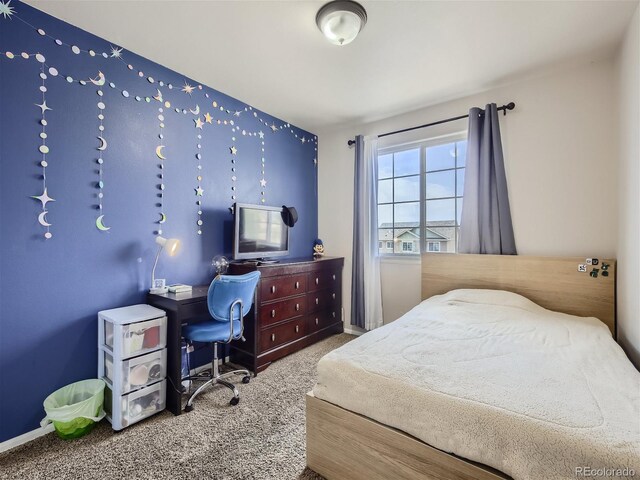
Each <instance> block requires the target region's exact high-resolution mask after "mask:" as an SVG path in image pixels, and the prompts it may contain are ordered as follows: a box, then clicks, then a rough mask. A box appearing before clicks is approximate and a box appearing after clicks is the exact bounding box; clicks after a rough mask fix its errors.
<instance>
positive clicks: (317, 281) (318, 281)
mask: <svg viewBox="0 0 640 480" xmlns="http://www.w3.org/2000/svg"><path fill="white" fill-rule="evenodd" d="M318 283H320V280H319V279H318V277H316V285H318Z"/></svg>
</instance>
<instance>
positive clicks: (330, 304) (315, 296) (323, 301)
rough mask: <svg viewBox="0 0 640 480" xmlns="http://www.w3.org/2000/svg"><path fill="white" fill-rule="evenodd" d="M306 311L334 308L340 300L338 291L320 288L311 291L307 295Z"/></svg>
mask: <svg viewBox="0 0 640 480" xmlns="http://www.w3.org/2000/svg"><path fill="white" fill-rule="evenodd" d="M307 299H308V302H309V304H308V311H309V312H318V311H320V310H328V309H335V308H336V305H338V303H339V301H340V292H338V291H336V290H333V289H332V290H321V291H319V292H311V293H309V294H308V295H307Z"/></svg>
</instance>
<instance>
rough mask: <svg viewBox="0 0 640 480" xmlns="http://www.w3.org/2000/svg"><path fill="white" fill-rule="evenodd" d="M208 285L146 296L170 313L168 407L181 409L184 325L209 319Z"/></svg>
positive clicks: (150, 303) (168, 329)
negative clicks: (190, 289)
mask: <svg viewBox="0 0 640 480" xmlns="http://www.w3.org/2000/svg"><path fill="white" fill-rule="evenodd" d="M208 289H209V286H208V285H205V286H201V287H193V290H192V291H191V292H183V293H163V294H154V293H150V294H148V295H147V303H148V304H149V305H152V306H154V307H157V308H160V309H162V310H164V311H165V312H167V381H168V382H167V409H168V410H169V411H170V412H172V413H173V414H174V415H180V413H181V412H182V392H181V388H182V373H181V372H182V368H181V367H182V349H181V347H182V341H181V338H182V326H183V325H186V324H188V323H191V322H195V321H202V320H207V319H210V318H211V317H210V316H209V308H208V307H207V291H208Z"/></svg>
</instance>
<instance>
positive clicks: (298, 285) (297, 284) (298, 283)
mask: <svg viewBox="0 0 640 480" xmlns="http://www.w3.org/2000/svg"><path fill="white" fill-rule="evenodd" d="M299 288H300V282H296V290H297V289H299Z"/></svg>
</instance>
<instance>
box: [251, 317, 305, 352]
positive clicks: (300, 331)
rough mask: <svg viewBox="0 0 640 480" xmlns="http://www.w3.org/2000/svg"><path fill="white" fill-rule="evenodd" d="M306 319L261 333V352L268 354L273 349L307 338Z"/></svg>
mask: <svg viewBox="0 0 640 480" xmlns="http://www.w3.org/2000/svg"><path fill="white" fill-rule="evenodd" d="M306 327H307V320H306V317H300V318H298V319H296V320H291V321H290V322H287V323H283V324H282V325H276V326H275V327H270V328H267V329H265V330H263V331H262V332H260V351H262V352H266V351H267V350H271V349H272V348H275V347H278V346H280V345H284V344H285V343H289V342H293V341H294V340H297V339H299V338H302V337H304V336H305V334H306V331H307V328H306Z"/></svg>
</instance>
